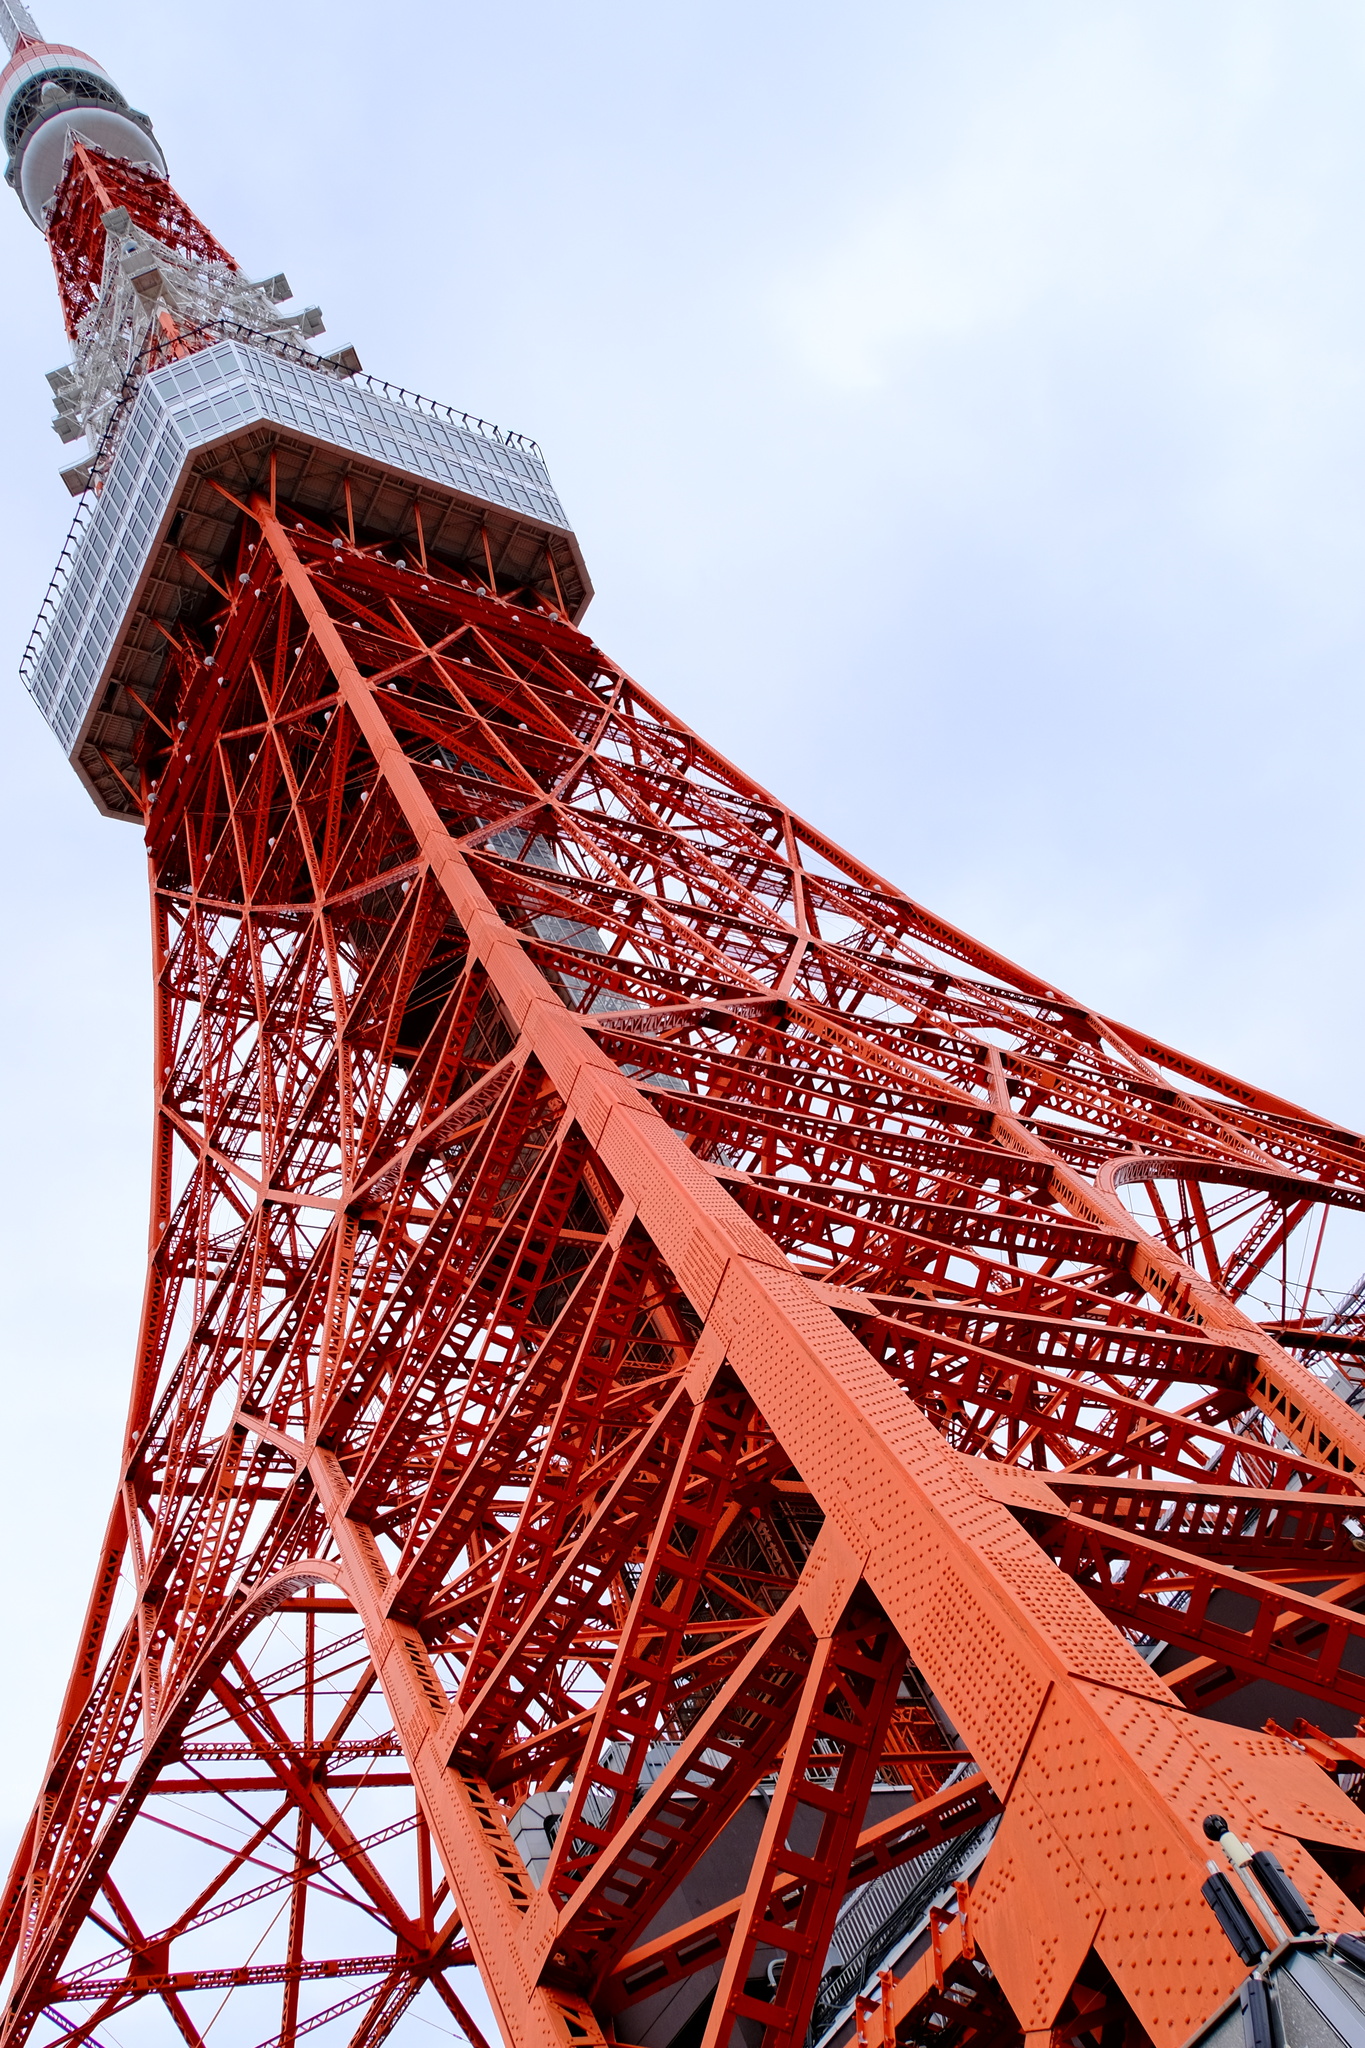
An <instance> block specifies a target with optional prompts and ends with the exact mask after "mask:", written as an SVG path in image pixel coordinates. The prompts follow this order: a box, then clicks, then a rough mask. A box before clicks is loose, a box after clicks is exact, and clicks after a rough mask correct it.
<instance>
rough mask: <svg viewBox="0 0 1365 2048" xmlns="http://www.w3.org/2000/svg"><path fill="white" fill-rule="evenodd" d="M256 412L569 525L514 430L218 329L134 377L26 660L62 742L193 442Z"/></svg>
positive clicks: (250, 421) (123, 611) (75, 736)
mask: <svg viewBox="0 0 1365 2048" xmlns="http://www.w3.org/2000/svg"><path fill="white" fill-rule="evenodd" d="M258 423H273V424H274V425H276V426H280V427H284V428H286V429H289V430H291V431H292V432H295V433H303V434H306V435H309V436H310V437H311V438H312V439H314V440H319V441H325V442H328V443H330V444H331V445H332V446H334V447H338V448H345V449H349V450H351V451H352V452H353V453H355V454H357V455H360V456H365V457H367V458H369V460H371V461H377V462H381V463H383V464H384V465H385V466H386V467H388V468H390V469H394V470H398V471H401V472H403V473H405V474H407V475H409V476H411V477H413V478H414V479H420V480H424V481H426V482H429V483H432V484H436V485H438V486H445V487H446V488H447V489H453V490H457V491H461V492H463V493H465V494H467V495H469V496H471V497H476V498H482V499H484V500H486V501H487V502H488V503H490V504H494V505H501V506H504V507H506V508H507V509H508V510H509V511H512V512H518V513H521V514H523V515H524V516H526V517H527V518H529V519H534V520H536V521H539V522H542V523H544V524H545V525H548V526H555V527H559V528H561V529H562V530H563V531H565V532H568V531H569V523H568V520H567V519H566V518H565V516H564V508H563V507H562V505H561V504H560V502H559V499H558V498H557V497H556V495H555V492H554V488H553V486H552V485H551V483H550V478H549V475H548V473H547V471H546V468H545V465H544V463H543V462H542V461H541V460H540V457H539V455H538V454H536V453H533V452H532V450H531V449H530V448H529V447H528V446H526V445H525V444H524V443H523V444H521V445H517V444H515V443H509V442H507V441H503V440H497V439H493V438H491V437H490V436H485V435H482V434H480V433H478V432H476V431H475V430H474V429H473V428H471V427H466V426H463V425H461V424H459V423H458V422H455V421H451V420H448V419H445V418H442V417H441V416H440V415H439V414H435V413H428V412H423V411H419V410H418V409H417V407H415V406H409V405H404V404H403V403H401V402H400V401H399V400H396V399H392V398H388V397H384V396H382V395H381V394H379V393H378V392H375V391H372V390H367V389H365V388H364V386H362V385H358V384H355V383H352V382H350V381H348V380H343V379H341V378H339V377H336V376H334V375H329V374H328V373H327V372H326V371H323V370H312V369H310V368H309V367H308V366H307V365H306V364H304V363H299V362H294V361H289V360H286V359H284V358H282V357H279V356H276V355H272V354H269V353H268V352H267V351H265V350H264V349H256V348H252V347H251V346H250V345H249V344H248V343H245V342H240V341H221V342H217V343H215V345H214V346H213V347H212V348H207V349H204V350H202V351H201V352H200V353H199V354H198V355H193V356H187V357H185V358H184V359H183V360H182V361H180V362H176V363H168V364H166V365H165V366H164V367H163V368H161V369H159V370H153V371H152V372H150V373H149V375H148V376H146V377H145V378H144V379H143V381H142V386H141V389H140V390H139V392H138V395H137V398H136V400H135V401H134V403H133V406H132V408H131V410H130V412H129V414H128V417H127V418H126V420H125V421H124V423H123V425H122V428H121V430H120V434H119V442H118V448H117V451H116V453H115V455H114V459H113V461H112V463H111V464H110V467H109V470H108V473H107V476H106V479H105V483H104V488H103V490H102V491H101V493H100V495H99V498H98V500H97V501H95V503H94V509H93V510H92V511H90V512H89V513H88V516H86V518H85V521H84V524H83V525H81V526H79V527H78V529H77V531H76V533H75V534H74V535H73V543H72V545H71V547H70V549H69V552H68V555H67V556H66V558H65V560H66V568H65V572H64V574H63V575H62V577H61V580H60V582H59V584H58V586H57V588H56V589H55V590H54V591H53V593H52V594H51V597H50V602H49V606H48V607H45V610H46V623H45V625H43V626H41V627H40V630H39V631H38V632H37V634H36V635H35V639H34V641H33V642H32V643H31V646H30V653H29V657H28V659H27V660H26V662H25V665H24V671H23V676H24V682H25V684H26V685H27V687H28V690H29V692H30V694H31V695H32V697H33V698H34V701H35V702H36V703H37V705H38V708H39V710H40V711H41V712H42V714H43V716H44V718H45V719H46V720H47V722H48V724H49V725H50V726H51V727H52V730H53V731H54V733H56V735H57V737H58V739H59V740H60V741H61V743H62V745H63V747H64V748H65V749H66V751H67V752H68V753H71V752H72V750H73V749H74V748H75V746H76V744H77V742H78V741H79V739H80V736H81V732H82V730H83V728H84V725H85V721H86V719H87V717H88V715H89V713H90V709H91V706H92V705H93V703H94V701H95V698H96V695H97V693H98V691H99V688H100V685H101V683H102V681H103V678H104V676H105V674H106V673H107V670H108V667H109V663H110V661H111V660H112V658H113V655H114V651H115V648H116V646H117V642H118V637H119V634H120V632H121V630H122V628H123V624H124V622H125V620H126V618H127V616H128V612H129V608H130V606H131V604H132V601H133V598H134V596H135V595H136V592H137V589H138V585H139V583H140V581H141V579H142V576H143V573H144V571H145V569H146V566H147V563H148V560H149V557H150V555H151V552H152V549H153V546H154V544H155V542H156V540H157V537H158V535H159V534H160V532H161V529H162V527H163V525H164V523H165V520H166V517H167V514H168V512H169V511H170V508H171V505H172V502H173V500H174V497H175V494H176V491H177V489H178V486H179V484H180V480H181V477H182V475H183V473H184V471H185V468H186V466H187V464H188V463H189V461H190V459H191V458H192V457H193V456H194V455H195V454H196V453H197V452H198V451H199V450H200V449H202V448H205V447H207V446H209V445H211V444H212V443H213V442H215V441H221V440H222V439H224V438H225V437H226V436H228V435H231V434H234V433H239V432H241V431H242V429H243V428H246V427H250V426H253V425H256V424H258ZM88 503H89V501H87V504H88Z"/></svg>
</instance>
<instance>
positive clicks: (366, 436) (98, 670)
mask: <svg viewBox="0 0 1365 2048" xmlns="http://www.w3.org/2000/svg"><path fill="white" fill-rule="evenodd" d="M223 326H224V327H226V326H227V323H223ZM202 339H203V340H204V341H205V342H206V345H204V346H201V347H199V348H198V349H197V350H195V351H194V352H192V353H185V354H183V355H181V356H180V357H179V358H178V359H176V360H174V361H170V362H165V363H162V364H161V365H160V366H159V367H156V368H151V369H148V370H146V371H144V372H142V373H141V374H139V375H137V376H136V377H135V378H131V379H130V380H129V386H128V390H127V394H126V397H125V399H124V401H123V403H122V404H121V405H120V407H119V408H118V410H117V411H116V413H115V415H114V417H113V419H112V420H111V422H110V425H109V429H108V432H107V433H106V435H105V438H104V442H103V444H102V445H101V447H100V449H99V450H98V451H97V453H96V455H95V457H94V459H93V461H92V463H91V466H90V469H91V476H92V479H93V481H92V482H91V484H90V486H89V488H88V489H87V490H86V493H85V495H84V496H83V498H82V500H81V504H80V507H79V508H78V510H77V514H76V518H75V521H74V523H73V525H72V528H71V531H70V534H69V535H68V537H67V543H66V546H65V548H64V549H63V552H62V556H61V559H60V561H59V563H58V566H57V570H56V573H55V575H54V576H53V579H52V583H51V585H50V587H49V589H48V593H47V596H46V598H45V600H44V603H43V606H42V610H41V611H40V613H39V617H38V622H37V624H36V625H35V627H34V630H33V633H32V636H31V637H30V640H29V644H28V648H27V650H26V652H25V655H24V659H23V662H22V664H21V674H22V676H23V680H24V683H25V685H26V687H27V688H28V690H29V692H30V694H31V695H32V697H33V699H34V701H35V702H36V704H37V705H38V708H39V710H40V711H41V712H42V714H43V716H44V718H45V719H46V720H47V722H48V724H49V725H50V726H51V728H52V730H53V732H54V733H55V734H56V735H57V737H58V739H59V740H60V741H61V743H62V746H63V747H64V748H65V750H66V752H67V754H68V755H69V757H70V759H71V763H72V765H73V767H74V768H75V769H76V772H77V773H78V774H79V775H80V777H81V780H82V781H83V782H84V784H85V786H86V788H87V789H88V790H89V792H90V794H91V796H92V797H93V798H94V800H95V803H96V804H97V805H98V807H99V809H100V810H101V811H102V812H103V813H104V814H105V815H106V816H109V817H122V818H127V819H130V820H137V818H138V815H139V814H138V811H137V809H136V807H135V805H134V803H133V801H132V799H131V796H130V794H129V791H128V789H127V788H125V787H124V785H123V783H122V782H121V781H120V775H123V776H126V777H127V778H128V780H129V781H130V782H135V781H136V772H135V748H136V741H137V734H138V730H139V728H140V726H141V725H142V723H143V721H144V719H145V718H146V716H147V712H146V710H145V704H146V702H147V700H148V699H149V697H150V695H151V693H152V691H153V690H154V688H155V686H156V682H157V678H158V676H159V674H160V670H161V666H162V664H163V662H164V660H165V658H166V653H167V644H168V640H169V639H170V638H171V637H173V636H175V635H176V633H177V629H178V628H179V629H183V628H184V627H186V626H189V627H191V628H193V627H194V625H195V624H196V622H197V621H198V620H199V619H200V618H201V617H202V616H203V614H204V613H206V612H208V611H210V610H212V609H213V608H214V607H215V606H216V605H217V604H218V603H219V602H220V601H221V599H220V596H219V594H218V592H217V591H216V590H215V587H214V586H215V584H221V582H222V576H221V574H220V567H221V563H222V561H223V558H224V556H225V555H226V554H227V552H228V550H229V549H230V547H231V545H232V539H233V534H234V532H235V529H236V526H237V523H238V520H239V518H240V513H239V511H238V509H237V505H236V503H235V502H234V501H239V500H240V501H245V500H246V499H248V498H249V497H250V495H251V494H252V493H253V492H261V491H269V490H270V489H271V488H272V480H273V488H274V490H275V492H276V493H277V494H278V496H279V497H280V498H282V499H284V500H286V501H287V502H288V503H289V504H290V505H291V506H294V507H296V508H297V509H298V510H299V511H301V512H303V513H304V514H306V516H308V517H309V518H312V519H315V520H317V521H318V522H319V523H320V524H324V525H328V526H331V527H333V528H334V529H335V530H337V531H338V532H345V533H348V534H350V533H353V534H354V536H355V538H356V539H357V540H358V541H360V542H362V543H363V544H367V545H371V546H383V547H388V548H389V549H390V551H392V546H393V544H397V545H398V546H399V547H400V548H401V549H405V550H407V551H409V552H411V553H413V554H414V555H415V556H417V557H418V558H419V559H427V560H431V561H433V562H438V563H440V564H441V565H442V566H443V567H445V568H447V569H450V570H453V571H455V572H463V573H466V574H468V575H469V576H470V577H471V578H477V580H478V582H479V583H480V584H485V583H486V582H487V581H488V580H489V579H490V578H491V580H492V583H493V587H494V589H495V591H496V589H497V588H499V587H507V586H509V585H510V586H515V587H518V588H525V587H527V586H531V587H534V588H535V589H536V590H538V591H539V592H540V593H541V594H542V595H543V597H544V599H545V601H546V603H547V605H548V606H550V607H552V608H553V609H555V610H562V612H563V613H564V614H565V615H566V616H567V617H568V618H570V619H571V620H573V621H575V622H576V621H577V620H578V619H579V618H581V616H582V614H583V612H584V610H585V609H586V607H587V604H588V602H589V600H590V598H591V596H592V585H591V583H590V581H589V579H588V574H587V570H586V568H585V566H584V563H583V557H582V554H581V552H580V550H579V546H578V542H577V540H576V539H575V537H574V535H573V532H572V530H571V528H570V526H569V523H568V520H567V518H566V517H565V514H564V509H563V507H562V506H561V504H560V502H559V499H558V497H557V496H556V494H555V490H554V486H553V485H552V484H551V482H550V477H549V473H548V471H547V469H546V467H545V461H544V458H543V456H542V454H541V452H540V449H539V448H538V446H537V445H536V443H535V442H534V441H532V440H529V439H528V438H527V437H526V436H524V435H521V434H512V433H507V432H504V431H503V430H501V429H499V428H497V427H493V426H491V425H489V424H488V423H487V422H486V421H483V420H479V419H477V418H475V417H473V416H472V415H470V414H467V413H460V412H456V411H454V410H453V409H451V408H449V407H446V406H442V405H438V404H436V403H433V402H432V401H429V400H425V399H421V398H418V397H417V396H416V395H415V394H413V393H411V392H407V391H403V390H400V389H397V388H395V387H393V386H391V385H387V384H384V383H383V382H381V381H380V380H378V379H376V378H372V377H367V376H365V375H364V374H363V373H358V372H355V371H352V370H348V369H346V368H344V367H342V366H339V365H338V364H337V363H335V362H328V361H326V360H325V359H322V358H318V357H316V356H312V355H309V354H308V353H307V352H306V351H305V350H303V349H301V348H294V347H292V346H290V345H288V344H283V343H281V342H280V341H279V340H278V339H277V338H276V337H273V336H271V337H268V338H267V337H261V338H259V339H255V338H253V337H252V336H251V335H250V334H249V333H248V332H245V331H239V332H235V333H234V332H229V331H215V334H214V335H213V336H209V337H203V338H202ZM115 770H117V771H118V772H117V773H116V772H115Z"/></svg>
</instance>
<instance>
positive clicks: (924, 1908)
mask: <svg viewBox="0 0 1365 2048" xmlns="http://www.w3.org/2000/svg"><path fill="white" fill-rule="evenodd" d="M992 1825H993V1822H991V1821H987V1822H986V1823H985V1824H984V1826H982V1827H979V1828H973V1829H972V1831H971V1832H970V1834H965V1835H959V1836H957V1837H956V1838H955V1839H954V1840H953V1841H951V1842H945V1843H944V1845H943V1847H942V1848H941V1849H940V1850H939V1851H938V1853H937V1854H936V1855H935V1856H934V1858H933V1861H932V1862H931V1863H930V1864H929V1866H928V1868H927V1869H926V1870H924V1871H923V1872H922V1873H921V1874H920V1875H919V1876H918V1877H917V1878H915V1879H914V1881H913V1882H912V1884H911V1887H910V1890H909V1891H908V1892H907V1893H906V1894H905V1896H904V1898H903V1899H900V1900H899V1901H898V1902H897V1903H896V1904H895V1905H894V1906H893V1907H892V1908H891V1911H890V1912H889V1913H888V1914H887V1916H886V1918H885V1919H884V1920H883V1921H881V1922H880V1924H879V1925H878V1926H877V1927H875V1928H874V1929H873V1931H872V1933H871V1934H870V1935H869V1936H868V1938H867V1940H866V1941H865V1942H864V1943H863V1945H862V1947H861V1948H860V1949H859V1950H858V1951H857V1953H856V1954H855V1955H852V1956H850V1957H849V1959H848V1961H847V1962H846V1963H844V1964H842V1965H841V1966H840V1968H838V1969H837V1970H831V1971H829V1972H827V1974H826V1975H825V1977H824V1978H823V1979H822V1981H821V1985H820V1990H819V1992H818V1994H817V1996H816V2000H815V2008H814V2010H813V2011H812V2013H811V2016H810V2030H809V2032H808V2033H807V2035H806V2048H814V2044H815V2043H816V2042H818V2041H819V2040H820V2039H821V2037H822V2036H823V2035H824V2034H826V2033H827V2032H828V2031H829V2029H830V2027H831V2026H832V2025H833V2024H834V2022H835V2020H837V2019H838V2017H839V2014H840V2013H841V2012H842V2011H843V2010H844V2008H845V2007H846V2006H847V2007H851V2006H852V2003H853V2000H854V1999H855V1998H856V1997H857V1996H858V1993H859V1992H860V1991H861V1990H862V1989H863V1987H864V1986H865V1985H867V1984H870V1983H871V1981H872V1979H873V1977H874V1976H875V1975H876V1973H877V1971H878V1969H879V1968H880V1967H881V1965H882V1964H883V1963H884V1962H885V1960H886V1958H887V1956H889V1955H890V1953H891V1951H892V1949H893V1948H894V1947H895V1946H896V1944H897V1942H898V1941H899V1940H900V1939H901V1937H902V1935H906V1934H909V1933H910V1932H911V1930H912V1929H913V1928H914V1927H915V1926H916V1924H917V1923H918V1922H919V1921H921V1920H927V1918H928V1914H929V1908H930V1906H932V1904H933V1903H934V1900H935V1899H936V1898H937V1897H938V1894H939V1893H940V1892H941V1891H942V1890H943V1889H944V1887H945V1886H946V1885H948V1884H950V1883H951V1882H952V1879H953V1878H954V1877H955V1876H956V1874H957V1872H958V1871H959V1870H960V1869H961V1868H962V1867H963V1865H964V1864H965V1863H967V1862H968V1861H969V1859H970V1858H971V1856H972V1854H973V1852H974V1851H975V1849H976V1848H977V1847H978V1845H979V1844H980V1842H981V1840H982V1838H983V1837H984V1836H985V1834H986V1833H987V1831H988V1829H989V1828H990V1827H991V1826H992Z"/></svg>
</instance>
